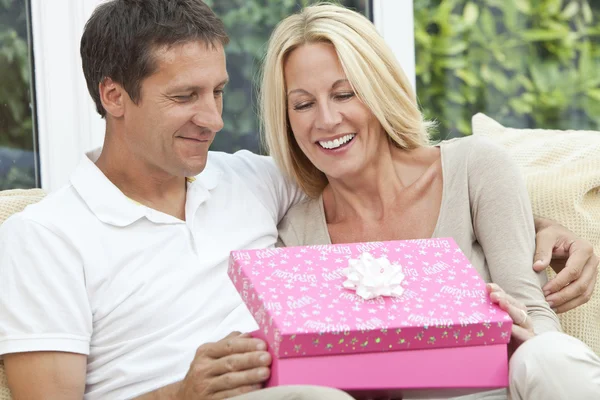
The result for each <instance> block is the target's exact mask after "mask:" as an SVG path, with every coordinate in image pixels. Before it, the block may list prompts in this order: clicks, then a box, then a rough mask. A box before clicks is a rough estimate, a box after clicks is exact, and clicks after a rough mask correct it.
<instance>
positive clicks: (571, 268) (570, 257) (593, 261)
mask: <svg viewBox="0 0 600 400" xmlns="http://www.w3.org/2000/svg"><path fill="white" fill-rule="evenodd" d="M535 230H536V249H535V256H534V260H533V261H534V264H533V268H534V270H536V271H543V270H544V269H546V267H548V265H550V264H551V266H552V269H553V270H554V271H555V272H556V273H557V276H556V277H555V278H554V279H552V280H551V281H550V282H548V283H547V284H546V285H545V286H544V287H543V290H544V295H545V296H546V301H548V303H549V304H550V306H551V307H552V308H554V310H555V311H556V312H557V313H562V312H565V311H569V310H572V309H573V308H575V307H578V306H580V305H582V304H585V303H587V302H588V301H589V300H590V298H591V297H592V293H593V292H594V288H595V286H596V280H597V278H598V262H599V260H598V257H597V256H596V255H595V254H594V248H593V247H592V245H591V244H590V243H589V242H588V241H586V240H584V239H581V238H579V237H577V236H576V235H575V234H574V233H573V232H571V231H569V230H568V229H567V228H565V227H564V226H562V225H560V224H558V223H557V222H555V221H553V220H551V219H547V218H541V217H536V218H535Z"/></svg>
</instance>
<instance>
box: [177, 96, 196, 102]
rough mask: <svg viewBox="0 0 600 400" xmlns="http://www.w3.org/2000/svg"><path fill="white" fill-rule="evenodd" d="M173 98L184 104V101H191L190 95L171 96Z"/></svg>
mask: <svg viewBox="0 0 600 400" xmlns="http://www.w3.org/2000/svg"><path fill="white" fill-rule="evenodd" d="M173 98H174V99H175V100H177V101H181V102H185V101H190V100H191V99H192V95H185V96H173Z"/></svg>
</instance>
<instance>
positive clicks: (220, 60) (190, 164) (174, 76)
mask: <svg viewBox="0 0 600 400" xmlns="http://www.w3.org/2000/svg"><path fill="white" fill-rule="evenodd" d="M154 57H155V61H156V64H157V70H156V72H155V73H154V74H153V75H151V76H149V77H147V78H146V79H144V81H143V82H142V85H141V92H140V99H139V101H138V104H137V105H136V104H135V103H133V102H132V101H131V99H129V98H128V97H126V100H125V103H126V104H125V113H124V124H125V132H126V133H125V135H126V137H125V138H124V140H125V142H126V145H127V147H128V148H129V150H130V151H131V152H132V153H133V155H134V156H135V157H136V158H139V159H141V160H143V162H144V163H145V164H146V165H147V166H148V167H149V169H150V170H155V171H157V172H164V173H166V174H168V175H171V176H194V175H197V174H199V173H200V172H202V170H203V169H204V166H205V165H206V159H207V156H208V148H209V146H210V144H211V143H212V141H213V139H214V137H215V134H216V133H217V132H218V131H219V130H221V129H222V128H223V119H222V117H221V113H222V111H223V87H224V86H225V84H226V83H227V79H228V77H227V70H226V67H225V52H224V50H223V47H222V46H221V45H220V44H218V45H215V46H214V47H213V46H211V45H207V44H205V43H203V42H199V41H197V42H189V43H184V44H179V45H174V46H170V47H161V48H158V49H157V50H155V52H154Z"/></svg>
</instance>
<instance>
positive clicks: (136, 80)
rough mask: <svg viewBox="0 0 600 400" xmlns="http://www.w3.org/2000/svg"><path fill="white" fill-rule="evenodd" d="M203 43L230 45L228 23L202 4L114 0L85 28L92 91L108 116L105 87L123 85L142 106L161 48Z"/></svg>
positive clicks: (84, 54)
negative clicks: (143, 92)
mask: <svg viewBox="0 0 600 400" xmlns="http://www.w3.org/2000/svg"><path fill="white" fill-rule="evenodd" d="M197 40H198V41H202V42H204V43H205V44H206V45H207V46H215V45H216V44H221V45H226V44H227V43H228V42H229V38H228V37H227V34H226V33H225V27H224V26H223V22H222V21H221V20H220V19H219V18H218V17H217V16H216V15H215V13H214V12H213V11H212V10H211V9H210V7H208V6H207V5H206V4H204V3H203V2H202V1H201V0H112V1H109V2H107V3H103V4H101V5H100V6H98V7H97V8H96V9H95V10H94V13H93V14H92V16H91V17H90V19H89V20H88V21H87V23H86V24H85V29H84V32H83V36H82V37H81V46H80V52H81V61H82V65H83V74H84V75H85V80H86V82H87V87H88V90H89V92H90V95H91V96H92V99H93V100H94V102H95V103H96V109H97V110H98V113H99V114H100V115H101V116H102V117H105V116H106V110H104V107H102V102H101V101H100V93H99V88H98V86H99V84H100V82H102V81H103V80H104V79H105V78H111V79H112V80H113V81H115V82H117V83H119V84H121V85H122V86H123V87H124V88H125V90H126V91H127V93H128V94H129V97H131V99H132V100H133V101H134V102H135V103H137V102H138V101H139V99H140V91H141V84H142V81H143V80H144V79H145V78H147V77H148V76H150V75H152V74H153V73H154V72H155V71H156V68H157V66H156V63H155V59H154V52H155V50H156V49H158V48H160V47H164V46H166V47H168V46H172V45H176V44H183V43H186V42H190V41H197Z"/></svg>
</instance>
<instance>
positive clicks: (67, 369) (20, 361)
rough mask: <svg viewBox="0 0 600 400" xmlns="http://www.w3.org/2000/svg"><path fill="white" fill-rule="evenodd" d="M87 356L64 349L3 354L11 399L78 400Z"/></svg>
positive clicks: (80, 396) (83, 383) (82, 385)
mask: <svg viewBox="0 0 600 400" xmlns="http://www.w3.org/2000/svg"><path fill="white" fill-rule="evenodd" d="M86 366H87V356H85V355H83V354H75V353H64V352H41V351H39V352H38V351H36V352H29V353H14V354H5V355H4V367H5V370H6V377H7V378H8V387H9V388H10V390H11V392H12V397H13V399H14V400H20V399H46V400H54V399H56V400H70V399H73V400H81V399H82V398H83V393H84V390H85V375H86Z"/></svg>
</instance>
